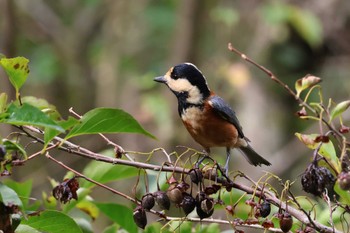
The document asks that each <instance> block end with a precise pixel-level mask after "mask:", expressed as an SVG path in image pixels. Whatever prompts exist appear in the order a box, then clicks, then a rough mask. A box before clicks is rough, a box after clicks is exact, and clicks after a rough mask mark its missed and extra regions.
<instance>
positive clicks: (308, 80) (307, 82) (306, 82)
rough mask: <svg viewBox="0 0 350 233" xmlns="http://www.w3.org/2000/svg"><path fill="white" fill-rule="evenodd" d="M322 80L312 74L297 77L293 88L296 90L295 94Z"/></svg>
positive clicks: (298, 94)
mask: <svg viewBox="0 0 350 233" xmlns="http://www.w3.org/2000/svg"><path fill="white" fill-rule="evenodd" d="M321 81H322V80H321V79H320V78H319V77H316V76H313V75H310V74H308V75H306V76H305V77H303V78H301V79H298V80H297V81H296V82H295V90H296V91H297V96H300V93H301V92H302V91H304V90H306V89H308V88H310V87H312V86H315V85H316V84H317V83H319V82H321Z"/></svg>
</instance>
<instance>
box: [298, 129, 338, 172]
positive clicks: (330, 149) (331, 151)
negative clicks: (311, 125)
mask: <svg viewBox="0 0 350 233" xmlns="http://www.w3.org/2000/svg"><path fill="white" fill-rule="evenodd" d="M295 136H297V138H298V139H299V140H300V141H301V142H302V143H304V144H305V145H306V146H307V147H308V148H310V149H312V150H315V149H316V148H317V147H318V146H319V144H320V143H321V142H315V139H316V137H318V136H320V135H319V134H300V133H295ZM318 153H319V154H320V155H322V156H323V157H325V158H326V159H327V160H328V161H329V162H330V163H331V164H332V165H333V167H334V168H335V169H337V170H338V172H339V171H340V161H339V158H338V157H337V153H336V151H335V148H334V145H333V142H332V141H331V140H329V141H328V142H322V145H321V147H320V149H319V151H318Z"/></svg>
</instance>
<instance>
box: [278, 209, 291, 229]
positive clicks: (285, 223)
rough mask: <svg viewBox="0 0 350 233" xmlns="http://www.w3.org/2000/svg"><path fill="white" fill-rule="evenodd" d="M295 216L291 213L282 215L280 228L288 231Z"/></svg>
mask: <svg viewBox="0 0 350 233" xmlns="http://www.w3.org/2000/svg"><path fill="white" fill-rule="evenodd" d="M292 226H293V218H292V216H291V215H290V214H289V213H284V214H281V215H280V228H281V230H282V231H283V232H288V231H289V230H290V229H292Z"/></svg>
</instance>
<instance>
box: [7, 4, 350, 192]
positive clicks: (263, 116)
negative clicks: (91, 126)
mask: <svg viewBox="0 0 350 233" xmlns="http://www.w3.org/2000/svg"><path fill="white" fill-rule="evenodd" d="M229 42H231V43H232V44H233V46H234V47H236V48H237V49H239V50H241V51H242V52H244V53H245V54H247V55H248V56H249V57H250V58H252V59H253V60H255V61H256V62H257V63H259V64H261V65H263V66H265V67H267V68H268V69H270V70H271V71H272V72H273V73H274V74H275V75H276V76H278V77H279V78H280V79H281V80H282V81H283V82H285V83H286V84H288V85H290V87H292V88H294V83H295V81H296V80H297V79H299V78H302V77H304V76H305V75H306V74H309V73H311V74H313V75H315V76H318V77H321V78H322V79H323V83H322V85H323V89H322V90H323V96H324V98H325V99H326V100H327V101H328V98H330V97H331V98H332V99H333V100H334V101H336V102H339V101H342V100H346V99H349V98H350V1H344V0H333V1H318V0H309V1H301V0H289V1H277V0H275V1H274V0H270V1H269V0H266V1H257V0H252V1H231V0H222V1H211V0H202V1H196V0H182V1H176V0H169V1H155V0H129V1H112V0H103V1H98V0H84V1H83V0H60V1H44V0H33V1H26V0H15V1H14V0H2V1H0V53H2V54H4V55H5V56H7V57H14V56H25V57H27V58H29V59H30V69H31V73H30V75H29V78H28V81H27V83H26V84H25V86H24V87H23V88H22V96H26V95H32V96H36V97H39V98H44V99H47V100H48V101H49V102H50V103H51V104H53V105H55V106H56V107H57V109H58V110H59V112H60V113H61V114H62V116H64V117H67V116H68V115H69V113H68V109H69V108H70V107H73V108H74V110H75V111H76V112H77V113H79V114H83V113H85V112H87V111H89V110H91V109H92V108H96V107H113V108H121V109H123V110H125V111H127V112H129V113H130V114H132V115H133V116H134V117H135V118H136V119H137V120H138V121H139V122H140V123H141V124H142V125H143V126H144V128H145V129H146V130H148V131H150V132H151V133H152V134H154V135H155V136H156V137H157V138H158V140H157V141H155V140H152V139H149V138H145V137H143V136H138V135H119V136H116V137H115V136H112V138H113V139H114V140H115V142H116V143H118V144H120V145H121V146H122V147H123V148H124V149H125V150H133V151H145V152H148V151H151V150H152V149H154V148H157V147H164V148H165V149H166V150H167V151H168V152H171V151H174V150H177V149H176V146H177V145H184V146H190V147H193V148H196V149H198V150H200V149H201V148H200V146H199V145H197V144H196V143H195V142H194V141H193V140H192V139H191V138H190V136H189V135H188V133H187V131H186V130H185V128H184V127H182V123H181V122H180V119H179V117H178V115H177V101H176V99H175V96H173V94H172V93H171V92H170V91H169V90H168V89H167V88H166V87H165V86H163V85H160V84H157V83H155V82H153V78H154V77H155V76H159V75H162V74H164V73H165V72H166V71H167V70H168V69H169V67H171V66H173V65H175V64H178V63H182V62H192V63H194V64H196V65H197V67H198V68H199V69H201V70H202V72H203V73H204V74H205V76H206V78H207V80H208V83H209V85H210V87H211V89H212V90H214V91H215V92H216V93H217V94H219V95H220V96H222V97H223V98H224V99H226V100H227V102H229V103H230V104H231V106H232V107H233V108H234V110H235V111H236V113H237V115H238V118H239V119H240V122H241V124H242V126H243V129H244V131H245V134H246V135H247V137H248V138H249V139H250V140H251V141H252V145H253V147H254V148H255V149H256V150H257V151H258V152H259V153H260V154H262V155H263V156H264V157H265V158H267V159H268V160H270V161H271V162H272V163H273V166H271V167H269V168H266V167H264V168H263V169H264V170H268V171H270V172H273V173H275V174H277V175H279V176H280V177H282V178H284V179H291V180H294V179H298V176H299V175H300V174H301V173H302V172H303V171H304V169H305V168H306V163H307V161H309V160H310V157H311V151H308V150H307V149H306V148H305V147H304V146H303V145H302V144H301V143H300V142H299V141H298V140H297V139H296V137H295V136H294V133H295V132H306V133H311V132H318V125H317V124H315V125H312V124H311V123H310V122H306V123H305V122H303V121H301V120H299V119H298V118H297V117H296V116H295V112H296V111H298V110H299V106H298V104H297V103H296V101H295V100H293V98H292V97H291V96H290V95H289V94H288V93H287V92H286V91H285V90H284V89H282V88H281V87H280V86H278V85H277V84H276V83H274V82H273V81H271V80H270V79H269V77H268V76H267V75H266V74H265V73H263V72H262V71H260V70H258V69H257V68H256V67H253V66H252V65H250V64H248V63H247V62H245V61H243V60H242V59H241V58H240V57H239V56H237V55H235V54H233V53H231V52H229V51H228V49H227V44H228V43H229ZM0 72H1V73H0V75H1V77H0V92H7V93H12V97H13V98H14V90H13V89H12V88H11V86H10V84H9V82H8V80H7V79H6V78H5V76H4V73H3V71H2V70H1V71H0ZM13 98H12V99H13ZM312 98H314V99H315V100H317V98H318V95H317V93H315V95H313V96H312ZM347 116H348V115H347ZM345 120H347V121H348V120H349V117H347V119H345ZM79 143H80V144H81V145H83V146H87V147H88V148H90V149H92V150H94V151H99V150H102V149H104V148H105V143H104V142H103V141H102V140H101V139H100V138H98V137H83V140H81V139H80V141H79ZM224 153H225V152H224V150H223V149H218V150H214V152H213V154H214V155H218V157H217V158H218V160H219V161H223V160H224V157H225V156H224ZM65 155H66V156H63V157H61V158H62V160H67V161H69V162H70V163H71V164H72V166H74V167H76V168H77V169H78V170H79V167H82V166H83V165H84V164H86V163H87V162H88V161H82V159H81V158H73V159H72V158H69V157H71V156H67V154H65ZM233 156H234V158H235V159H234V160H232V161H234V162H232V163H231V165H230V166H231V169H233V170H237V169H238V168H239V169H240V170H242V171H243V172H248V174H249V175H251V176H253V177H259V176H260V175H261V169H259V168H257V169H252V168H251V167H250V165H248V163H247V162H246V161H245V160H244V158H242V156H240V155H239V153H238V152H235V153H234V155H233ZM67 157H68V158H67ZM41 160H42V161H41V163H40V162H30V163H28V164H26V166H27V167H28V171H31V172H29V174H28V171H26V172H25V171H24V169H18V173H16V174H15V176H17V177H18V179H19V180H21V179H22V178H21V177H24V178H25V179H26V178H28V177H29V178H30V177H33V178H34V179H36V180H37V181H36V182H34V183H35V185H40V180H42V182H43V183H45V182H47V179H46V177H47V176H50V177H55V178H56V179H60V177H59V175H60V174H64V173H65V171H62V170H61V169H60V168H57V166H56V165H53V164H50V163H49V164H47V163H48V162H47V161H46V160H45V159H44V158H42V159H41ZM44 165H45V166H44ZM49 171H50V172H49ZM252 173H253V174H252ZM43 174H44V175H43ZM39 177H40V178H39ZM24 178H23V179H24ZM297 183H299V181H298V182H297ZM49 189H50V187H48V190H49ZM38 192H39V193H41V190H39V191H38Z"/></svg>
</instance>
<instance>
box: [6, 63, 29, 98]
mask: <svg viewBox="0 0 350 233" xmlns="http://www.w3.org/2000/svg"><path fill="white" fill-rule="evenodd" d="M28 63H29V60H28V59H27V58H25V57H15V58H2V59H0V65H1V66H2V67H3V68H4V70H5V72H6V74H7V75H8V77H9V79H10V82H11V84H12V86H13V87H14V88H15V89H16V93H17V94H18V91H19V89H20V88H21V87H22V85H23V84H24V83H25V81H26V80H27V77H28V73H29V67H28Z"/></svg>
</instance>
